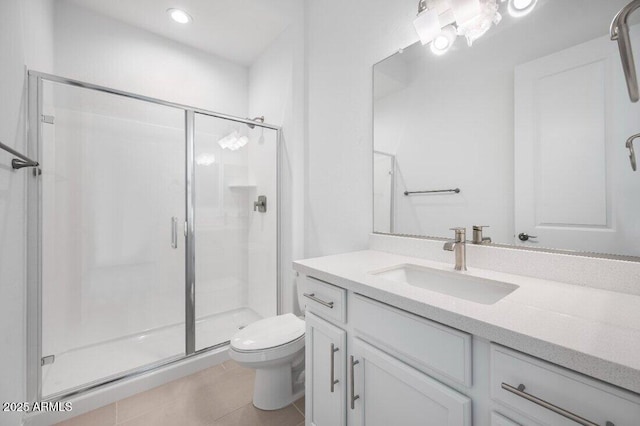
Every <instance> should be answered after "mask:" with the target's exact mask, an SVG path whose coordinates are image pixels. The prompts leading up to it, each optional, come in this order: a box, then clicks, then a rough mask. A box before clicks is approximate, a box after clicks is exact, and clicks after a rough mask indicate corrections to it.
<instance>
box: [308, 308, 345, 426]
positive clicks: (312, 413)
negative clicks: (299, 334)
mask: <svg viewBox="0 0 640 426" xmlns="http://www.w3.org/2000/svg"><path fill="white" fill-rule="evenodd" d="M305 321H306V327H307V331H306V333H307V334H306V337H305V345H306V347H305V356H306V360H305V362H306V370H305V381H306V383H305V393H306V395H305V411H306V419H307V420H306V422H307V424H308V425H312V426H343V425H345V423H346V407H345V398H346V388H347V380H346V360H347V356H346V355H347V354H346V348H347V335H346V332H345V331H344V330H342V329H340V328H338V327H336V326H334V325H332V324H329V323H328V322H327V321H325V320H323V319H321V318H320V317H317V316H316V315H314V314H312V313H310V312H307V314H306V318H305Z"/></svg>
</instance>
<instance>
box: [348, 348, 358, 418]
mask: <svg viewBox="0 0 640 426" xmlns="http://www.w3.org/2000/svg"><path fill="white" fill-rule="evenodd" d="M349 364H350V373H349V378H350V380H351V409H352V410H355V409H356V399H358V398H360V395H356V384H355V383H354V377H353V376H354V373H353V367H355V366H356V364H360V361H354V359H353V355H350V356H349Z"/></svg>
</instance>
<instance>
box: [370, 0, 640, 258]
mask: <svg viewBox="0 0 640 426" xmlns="http://www.w3.org/2000/svg"><path fill="white" fill-rule="evenodd" d="M627 3H628V1H627V0H612V1H597V0H563V1H553V0H538V2H537V5H536V8H535V10H533V11H532V12H531V13H530V14H528V15H527V16H524V17H520V18H517V17H513V16H510V15H509V14H508V13H506V12H505V13H503V19H502V21H501V22H500V23H499V24H497V25H495V26H493V27H492V28H491V29H490V30H489V31H488V32H487V33H486V34H485V35H484V36H483V37H481V38H480V39H478V40H476V41H475V42H474V43H473V46H467V44H466V43H465V42H464V39H463V38H462V37H457V39H456V40H455V42H454V44H453V46H452V47H451V48H450V49H449V50H448V51H447V52H446V54H444V55H434V54H433V53H432V51H431V49H430V48H429V45H422V44H421V43H420V42H417V43H415V44H414V45H412V46H410V47H408V48H406V49H403V50H402V51H400V52H398V53H397V54H395V55H393V56H391V57H389V58H387V59H385V60H384V61H382V62H380V63H378V64H376V65H375V66H374V155H373V162H374V166H373V170H374V179H373V186H374V188H373V191H374V197H373V198H374V203H373V204H374V206H373V208H374V232H382V233H396V234H410V235H421V236H431V237H447V238H449V237H451V232H450V231H449V228H451V227H454V226H464V227H466V228H467V229H468V231H469V233H468V235H470V231H471V227H472V226H473V225H489V226H490V228H488V229H485V235H488V236H490V237H491V238H492V240H493V242H494V243H500V244H514V245H519V246H528V247H539V248H555V249H565V250H575V251H581V252H583V251H584V252H599V253H607V254H618V255H626V256H640V172H634V171H633V170H632V168H631V164H630V161H629V153H630V151H629V149H628V148H627V147H626V146H625V142H626V140H627V138H629V137H630V136H631V135H634V134H637V133H639V132H640V105H639V104H633V103H631V102H630V100H629V96H628V94H627V88H626V83H625V79H624V74H623V71H622V66H621V61H620V56H619V53H618V50H617V49H618V47H617V44H616V42H614V41H611V40H610V36H609V25H610V23H611V20H612V19H613V17H614V16H615V14H616V13H617V12H618V11H619V10H620V9H621V8H622V7H623V6H625V5H626V4H627ZM499 4H500V5H501V6H500V7H505V5H506V3H499ZM639 19H640V13H637V14H636V16H635V17H633V16H632V19H631V21H630V24H631V25H632V26H631V41H632V46H633V47H634V49H635V52H636V55H635V56H636V58H640V51H639V50H638V49H640V26H636V25H634V24H635V23H637V22H639ZM636 62H637V61H636ZM636 66H638V65H637V64H636ZM639 69H640V68H639ZM454 188H459V189H460V192H459V193H456V192H433V193H421V194H411V192H413V191H442V190H449V189H454ZM405 192H409V194H408V195H405ZM521 234H526V235H527V236H529V238H528V239H527V240H526V241H522V239H525V237H524V236H522V235H521ZM519 235H521V236H522V239H521V238H519Z"/></svg>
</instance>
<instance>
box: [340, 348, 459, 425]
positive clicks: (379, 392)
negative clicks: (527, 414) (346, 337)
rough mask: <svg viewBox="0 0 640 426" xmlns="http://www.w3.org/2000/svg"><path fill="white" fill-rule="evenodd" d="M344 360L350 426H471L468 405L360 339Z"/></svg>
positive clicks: (447, 389)
mask: <svg viewBox="0 0 640 426" xmlns="http://www.w3.org/2000/svg"><path fill="white" fill-rule="evenodd" d="M350 353H351V354H352V356H353V358H352V357H351V356H350V357H349V360H348V368H349V375H350V377H351V378H352V380H350V383H349V386H350V387H349V395H347V398H348V402H347V403H348V404H349V410H348V411H349V424H352V425H359V426H365V425H366V426H378V425H379V426H388V425H403V426H412V425H420V426H425V425H426V426H470V425H471V400H470V399H469V398H467V397H466V396H464V395H462V394H460V393H458V392H456V391H455V390H453V389H451V388H449V387H448V386H445V385H443V384H442V383H440V382H438V381H436V380H435V379H433V378H431V377H429V376H427V375H426V374H424V373H422V372H420V371H418V370H416V369H414V368H412V367H410V366H408V365H407V364H405V363H403V362H402V361H400V360H398V359H397V358H394V357H392V356H390V355H388V354H386V353H384V352H382V351H381V350H379V349H377V348H375V347H373V346H371V345H370V344H368V343H366V342H364V341H363V340H360V339H354V347H353V349H352V351H350Z"/></svg>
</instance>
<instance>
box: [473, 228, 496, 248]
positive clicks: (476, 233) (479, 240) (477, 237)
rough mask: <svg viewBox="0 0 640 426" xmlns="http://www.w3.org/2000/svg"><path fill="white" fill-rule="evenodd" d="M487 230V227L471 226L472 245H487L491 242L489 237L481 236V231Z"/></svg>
mask: <svg viewBox="0 0 640 426" xmlns="http://www.w3.org/2000/svg"><path fill="white" fill-rule="evenodd" d="M484 228H488V226H487V225H473V239H472V240H471V242H472V243H473V244H488V243H490V242H491V237H485V236H484V235H482V232H483V229H484Z"/></svg>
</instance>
